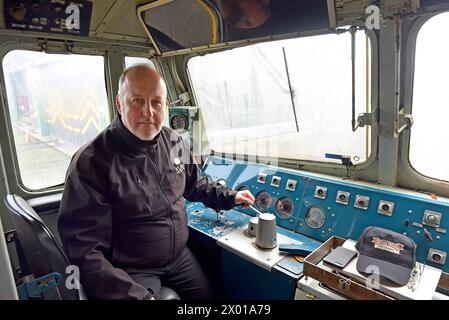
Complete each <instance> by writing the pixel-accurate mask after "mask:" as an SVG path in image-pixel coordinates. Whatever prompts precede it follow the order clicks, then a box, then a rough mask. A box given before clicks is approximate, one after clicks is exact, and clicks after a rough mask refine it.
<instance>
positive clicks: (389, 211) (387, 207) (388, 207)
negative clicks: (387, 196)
mask: <svg viewBox="0 0 449 320" xmlns="http://www.w3.org/2000/svg"><path fill="white" fill-rule="evenodd" d="M393 209H394V202H389V201H385V200H380V201H379V206H378V207H377V212H378V213H380V214H383V215H385V216H389V217H391V216H392V215H393Z"/></svg>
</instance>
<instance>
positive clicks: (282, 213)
mask: <svg viewBox="0 0 449 320" xmlns="http://www.w3.org/2000/svg"><path fill="white" fill-rule="evenodd" d="M293 209H294V205H293V201H292V199H290V198H289V197H284V198H280V199H279V200H278V201H277V202H276V213H277V215H278V216H279V217H280V218H282V219H287V218H290V217H291V216H292V214H293Z"/></svg>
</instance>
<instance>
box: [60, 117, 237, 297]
mask: <svg viewBox="0 0 449 320" xmlns="http://www.w3.org/2000/svg"><path fill="white" fill-rule="evenodd" d="M235 194H236V192H235V191H233V190H231V189H229V188H225V187H222V186H221V185H219V184H217V183H215V182H211V181H208V180H207V178H205V177H202V176H201V172H200V169H199V167H198V165H197V164H196V163H195V162H194V161H193V158H192V156H191V154H190V151H189V149H188V148H187V146H186V144H185V143H184V142H183V140H182V138H181V137H180V135H179V134H177V133H176V132H175V131H174V130H172V129H169V128H166V127H163V128H162V131H161V132H160V133H159V134H158V135H157V136H156V138H155V139H153V140H152V141H142V140H140V139H138V138H137V137H136V136H134V135H133V134H132V133H131V132H129V131H128V130H127V129H126V128H125V126H124V125H123V123H122V121H121V120H120V118H115V119H114V121H113V123H112V124H111V125H110V126H109V127H108V128H106V129H105V130H104V131H103V132H102V133H100V134H99V135H98V136H97V137H96V138H95V139H94V140H93V141H92V142H91V143H89V144H87V145H86V146H84V147H83V148H82V149H80V150H79V151H78V152H77V153H76V154H75V155H74V156H73V158H72V161H71V163H70V166H69V168H68V171H67V176H66V184H65V189H64V193H63V196H62V200H61V206H60V209H59V217H58V229H59V233H60V236H61V240H62V243H63V246H64V249H65V252H66V253H67V255H68V257H69V260H70V262H71V263H72V264H74V265H77V266H78V267H79V268H80V275H81V283H82V284H83V286H84V288H85V290H86V293H87V295H88V298H91V299H145V298H148V297H149V294H148V291H147V290H146V288H144V287H142V286H140V285H139V284H137V283H135V282H134V281H133V280H132V279H131V278H130V277H129V275H128V274H127V273H126V272H124V271H123V270H121V269H120V268H121V267H133V268H138V267H142V268H151V267H161V266H165V265H167V264H168V263H169V262H171V261H172V260H173V259H174V258H175V257H176V256H177V255H178V254H179V253H180V252H181V251H182V249H183V248H184V247H185V245H186V242H187V238H188V228H187V215H186V210H185V204H184V198H185V199H188V200H189V201H201V202H203V203H204V204H205V205H206V206H209V207H213V208H220V209H230V208H232V207H233V206H235V204H234V201H235Z"/></svg>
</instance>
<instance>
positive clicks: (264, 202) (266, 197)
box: [256, 191, 272, 211]
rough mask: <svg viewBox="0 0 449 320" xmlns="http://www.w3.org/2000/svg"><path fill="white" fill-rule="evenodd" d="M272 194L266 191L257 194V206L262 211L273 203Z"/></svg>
mask: <svg viewBox="0 0 449 320" xmlns="http://www.w3.org/2000/svg"><path fill="white" fill-rule="evenodd" d="M271 201H272V199H271V196H270V194H269V193H268V192H266V191H261V192H259V193H258V194H256V207H257V209H259V210H261V211H267V210H268V208H269V207H270V205H271Z"/></svg>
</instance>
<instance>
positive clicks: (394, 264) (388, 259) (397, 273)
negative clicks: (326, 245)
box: [355, 226, 416, 286]
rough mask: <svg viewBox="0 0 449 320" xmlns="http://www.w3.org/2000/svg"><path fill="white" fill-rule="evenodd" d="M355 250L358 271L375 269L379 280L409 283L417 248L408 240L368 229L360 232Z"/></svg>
mask: <svg viewBox="0 0 449 320" xmlns="http://www.w3.org/2000/svg"><path fill="white" fill-rule="evenodd" d="M355 247H356V249H357V250H358V251H359V259H358V261H357V271H359V272H361V273H371V272H372V266H375V267H377V268H378V269H379V273H380V275H381V276H383V277H385V278H386V279H388V280H391V281H393V282H394V283H396V284H399V285H401V286H404V285H406V284H407V283H408V282H409V279H410V274H411V273H412V270H413V268H414V267H415V264H416V244H415V242H414V241H413V240H412V239H411V238H409V237H407V236H405V235H403V234H400V233H397V232H394V231H392V230H388V229H383V228H380V227H373V226H371V227H367V228H365V230H363V232H362V235H361V236H360V238H359V240H358V241H357V243H356V245H355Z"/></svg>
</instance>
